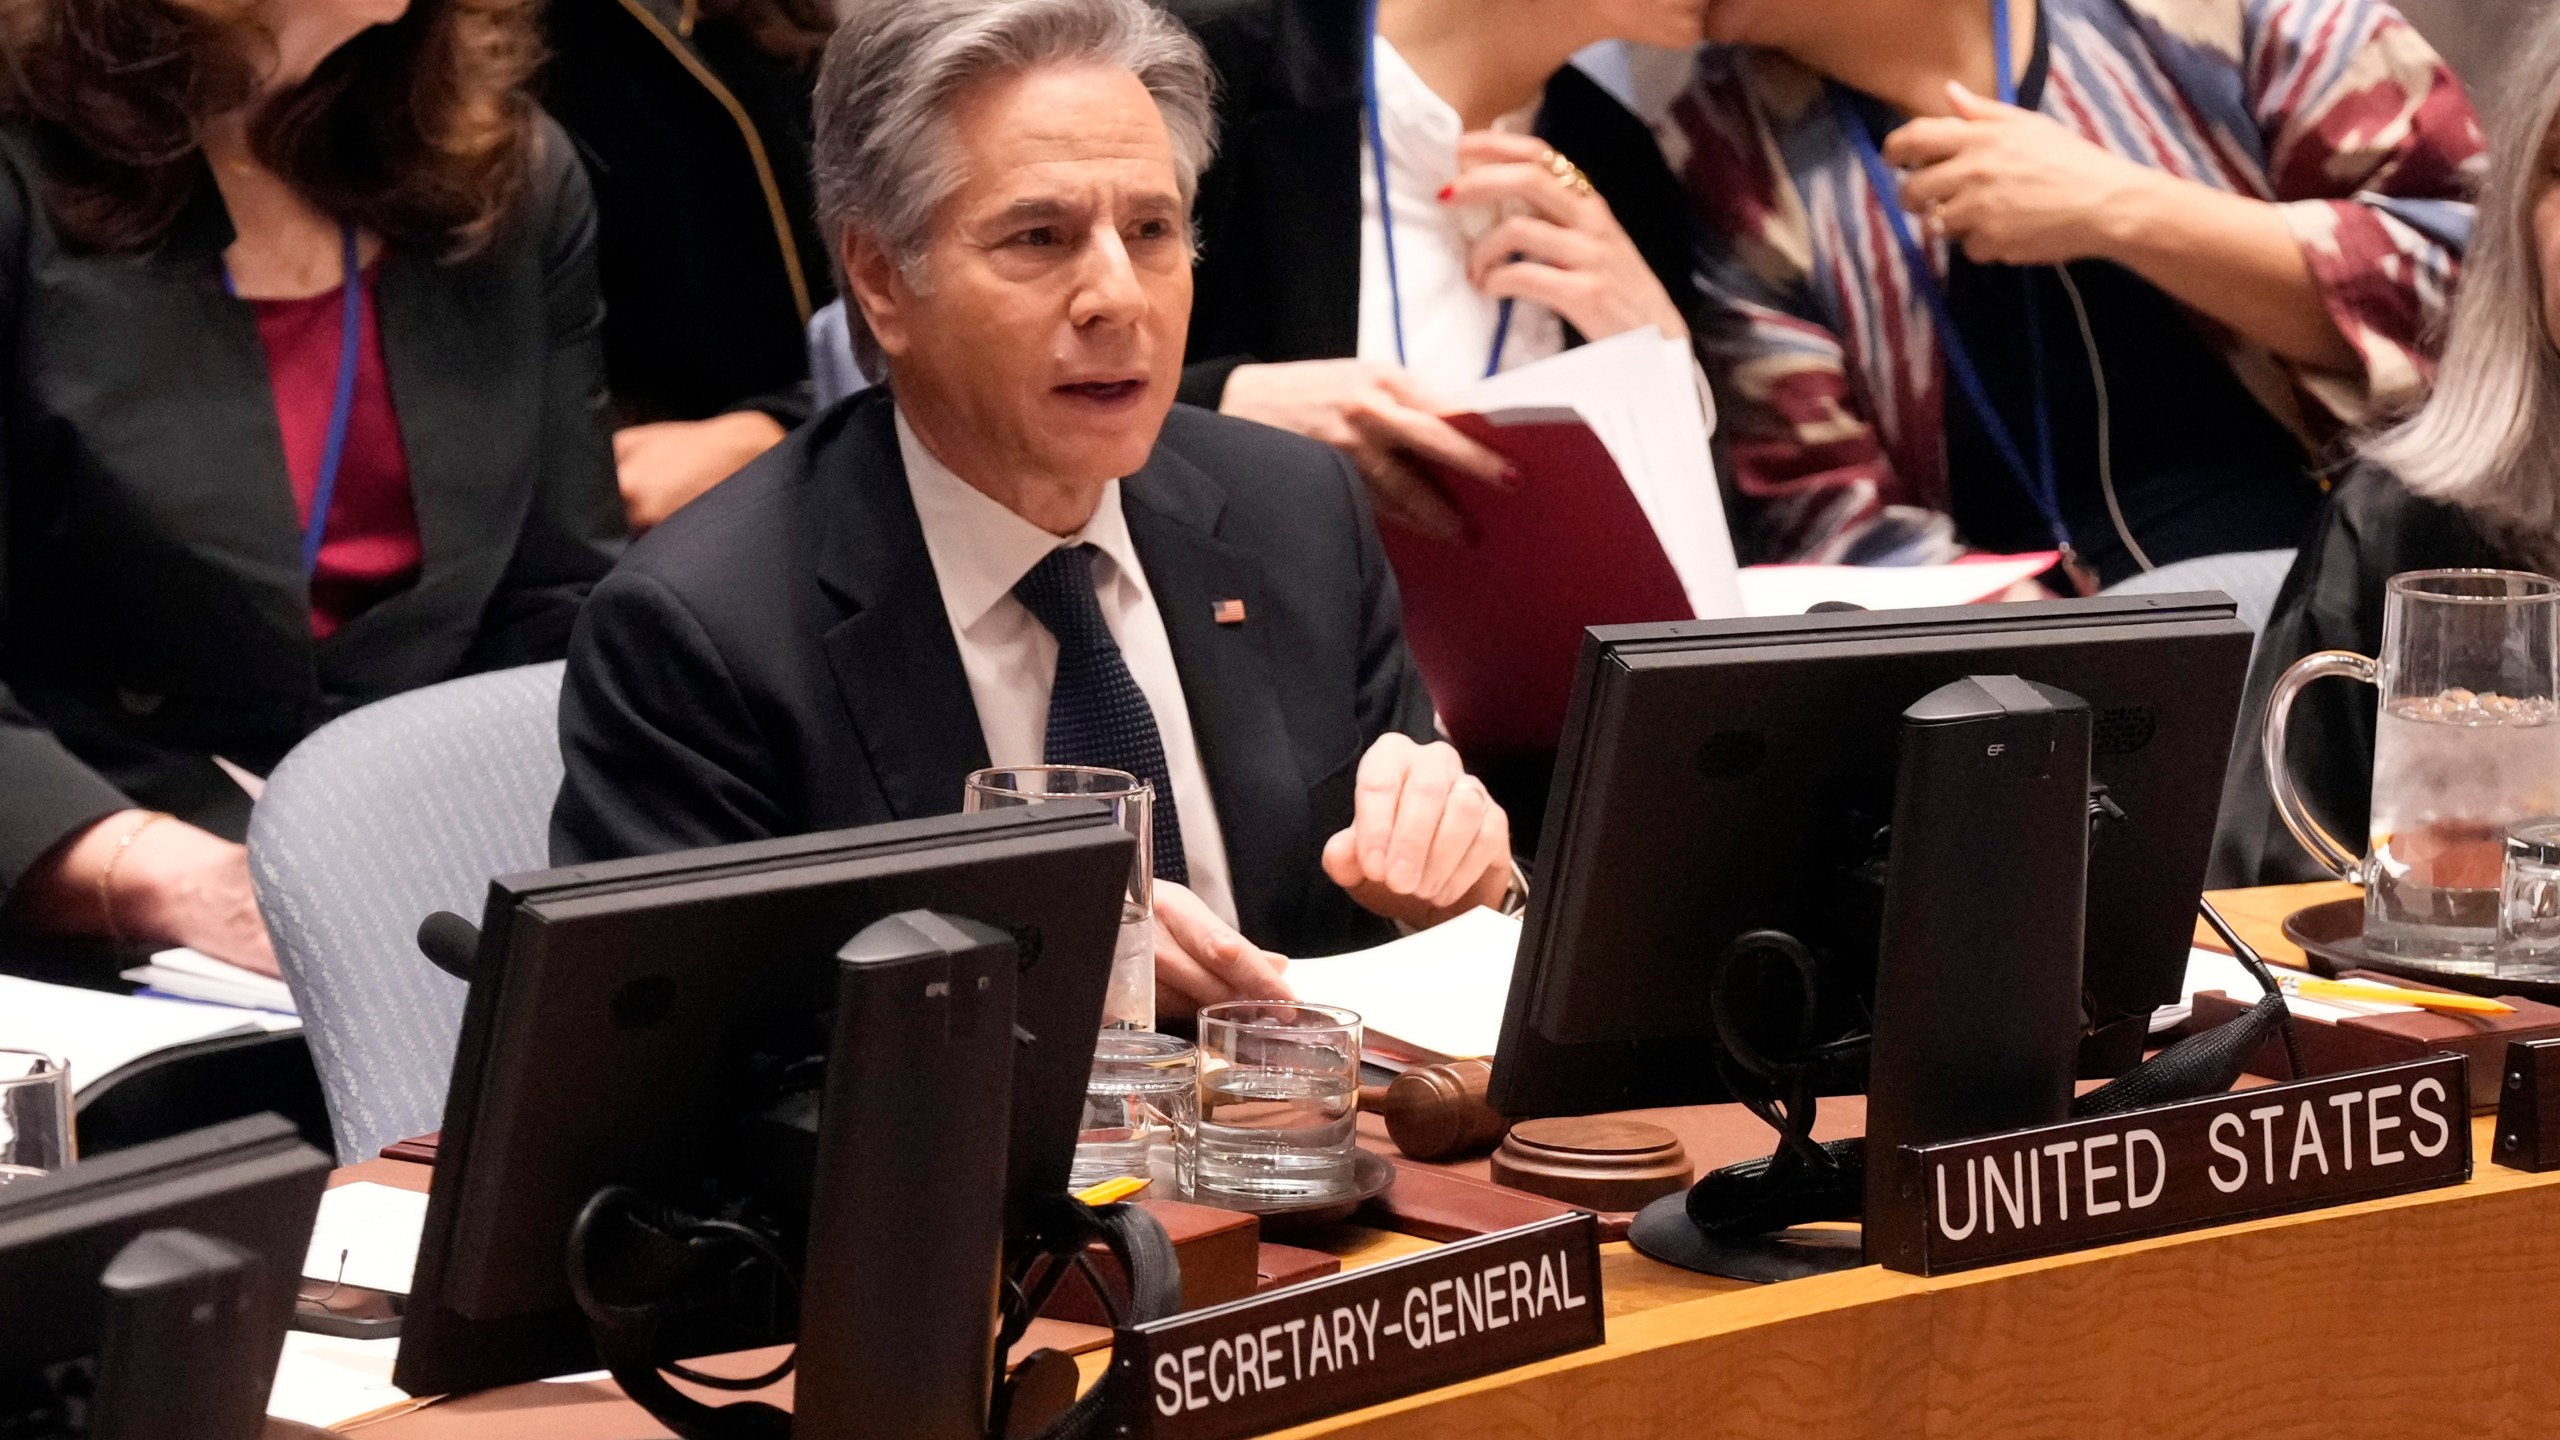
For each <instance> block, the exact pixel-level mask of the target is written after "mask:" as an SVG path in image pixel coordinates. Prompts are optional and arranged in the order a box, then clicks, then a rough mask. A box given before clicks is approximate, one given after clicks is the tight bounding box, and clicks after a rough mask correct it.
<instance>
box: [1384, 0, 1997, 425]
mask: <svg viewBox="0 0 2560 1440" xmlns="http://www.w3.org/2000/svg"><path fill="white" fill-rule="evenodd" d="M2004 3H2005V0H2004ZM1368 30H1369V48H1368V51H1367V53H1366V54H1365V55H1364V56H1363V57H1362V60H1361V70H1360V76H1361V84H1360V108H1361V111H1362V113H1363V116H1364V118H1365V119H1366V120H1367V121H1368V125H1369V157H1370V160H1371V162H1372V163H1373V164H1374V165H1375V166H1376V167H1377V172H1378V231H1379V236H1380V238H1381V240H1382V241H1383V242H1384V246H1383V248H1384V249H1385V251H1386V257H1387V305H1388V309H1389V318H1391V319H1393V320H1394V322H1395V331H1396V363H1397V364H1399V365H1409V364H1411V363H1412V362H1410V361H1408V360H1407V359H1406V358H1405V353H1404V284H1403V281H1402V280H1401V279H1400V278H1399V277H1398V276H1397V274H1396V205H1395V197H1394V196H1393V195H1392V194H1391V193H1390V192H1389V191H1388V189H1387V136H1386V127H1385V126H1384V125H1383V124H1381V123H1380V122H1379V119H1378V0H1369V27H1368ZM1510 335H1511V302H1510V301H1509V300H1505V301H1503V302H1502V308H1501V311H1500V313H1499V315H1498V317H1497V318H1496V319H1495V321H1494V326H1493V353H1492V354H1491V355H1490V356H1488V357H1486V359H1485V362H1484V373H1485V377H1486V378H1487V379H1491V378H1492V377H1493V376H1495V375H1497V374H1500V373H1501V371H1502V342H1503V341H1504V340H1506V339H1508V338H1510Z"/></svg>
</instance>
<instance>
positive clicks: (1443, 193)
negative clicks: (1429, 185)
mask: <svg viewBox="0 0 2560 1440" xmlns="http://www.w3.org/2000/svg"><path fill="white" fill-rule="evenodd" d="M1457 193H1458V187H1457V186H1455V185H1443V186H1441V187H1440V198H1441V199H1443V200H1446V199H1448V198H1449V197H1450V196H1452V195H1455V194H1457Z"/></svg>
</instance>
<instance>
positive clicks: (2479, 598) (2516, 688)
mask: <svg viewBox="0 0 2560 1440" xmlns="http://www.w3.org/2000/svg"><path fill="white" fill-rule="evenodd" d="M2330 676H2339V677H2344V678H2347V679H2352V680H2360V681H2362V682H2364V683H2365V684H2368V685H2371V686H2374V687H2375V688H2376V689H2378V690H2380V691H2381V692H2382V693H2381V697H2380V700H2381V703H2380V710H2379V716H2378V719H2377V721H2376V724H2375V728H2374V747H2373V807H2372V829H2371V832H2370V835H2369V837H2368V838H2369V840H2370V846H2369V849H2368V851H2367V853H2366V854H2364V855H2361V856H2359V855H2357V854H2355V853H2354V852H2353V851H2351V850H2348V849H2347V848H2346V847H2345V846H2344V845H2343V844H2342V843H2341V842H2340V841H2338V840H2337V839H2336V838H2335V837H2334V836H2332V835H2331V834H2330V833H2329V832H2328V831H2327V830H2326V829H2324V828H2323V827H2322V826H2321V824H2320V822H2319V820H2318V819H2317V818H2316V817H2314V816H2313V815H2312V814H2311V813H2310V811H2309V810H2308V809H2306V808H2305V807H2304V805H2303V803H2302V799H2301V796H2300V794H2299V793H2298V792H2297V791H2296V789H2295V787H2294V785H2293V782H2292V777H2291V776H2290V775H2289V774H2288V773H2287V771H2286V768H2285V767H2286V762H2287V760H2288V758H2289V751H2288V749H2287V744H2286V731H2287V718H2288V713H2289V711H2290V708H2291V706H2292V703H2293V697H2294V695H2295V694H2296V693H2298V692H2299V691H2300V690H2301V688H2302V687H2303V686H2305V685H2307V684H2310V683H2311V682H2312V681H2315V680H2319V679H2323V678H2326V677H2330ZM2261 743H2262V744H2263V745H2264V747H2265V751H2264V753H2265V758H2266V766H2267V777H2268V780H2269V783H2270V785H2271V786H2272V787H2273V790H2274V796H2275V801H2276V813H2277V814H2278V815H2279V816H2280V817H2281V818H2282V819H2283V820H2284V823H2285V825H2286V827H2287V828H2288V829H2290V830H2292V832H2293V834H2294V838H2296V839H2298V840H2300V841H2301V842H2302V844H2303V847H2304V848H2305V849H2307V850H2309V851H2310V852H2311V854H2312V855H2313V856H2314V857H2315V858H2317V859H2318V860H2320V861H2321V863H2323V864H2324V865H2326V866H2328V867H2329V869H2330V870H2331V871H2332V872H2333V873H2335V874H2336V875H2337V876H2338V877H2339V878H2340V879H2342V880H2351V881H2354V882H2356V883H2358V884H2361V885H2363V886H2364V887H2365V912H2364V944H2365V948H2366V949H2368V950H2370V951H2373V952H2374V953H2376V954H2381V955H2389V956H2393V957H2395V958H2398V959H2400V960H2403V961H2408V962H2412V963H2416V964H2420V965H2425V966H2430V967H2432V968H2435V969H2439V970H2444V971H2448V972H2455V973H2467V974H2481V975H2486V974H2495V973H2497V969H2498V964H2499V958H2498V956H2499V939H2498V927H2499V913H2498V912H2499V908H2500V905H2501V903H2502V902H2501V899H2500V877H2501V873H2502V869H2503V862H2504V859H2505V856H2504V848H2505V845H2504V842H2505V839H2506V835H2507V831H2508V828H2509V827H2510V826H2512V825H2514V824H2515V823H2516V822H2518V821H2520V820H2524V819H2528V818H2530V817H2533V816H2538V815H2550V814H2553V813H2556V812H2560V582H2555V581H2553V580H2551V579H2549V578H2547V577H2545V576H2541V575H2531V574H2526V573H2524V572H2522V571H2515V570H2420V571H2412V572H2410V573H2408V574H2405V575H2395V576H2393V577H2392V578H2391V581H2390V583H2389V584H2388V585H2387V586H2385V587H2384V590H2383V605H2382V647H2381V653H2380V654H2379V655H2378V656H2371V657H2368V656H2364V655H2357V654H2354V653H2352V652H2350V651H2344V650H2323V651H2321V652H2319V653H2318V654H2314V655H2307V656H2305V657H2303V658H2302V659H2301V660H2298V661H2296V662H2294V665H2293V667H2292V668H2291V669H2289V670H2287V671H2286V672H2285V674H2284V677H2283V679H2281V680H2280V681H2278V682H2277V684H2276V687H2275V690H2274V692H2273V693H2272V694H2271V695H2270V696H2269V697H2268V700H2267V718H2266V730H2265V732H2264V735H2263V736H2262V739H2261Z"/></svg>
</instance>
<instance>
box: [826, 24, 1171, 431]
mask: <svg viewBox="0 0 2560 1440" xmlns="http://www.w3.org/2000/svg"><path fill="white" fill-rule="evenodd" d="M839 9H840V11H841V12H842V14H843V16H844V21H843V23H842V24H841V25H839V26H838V27H837V29H836V34H835V38H834V39H833V40H832V41H830V42H829V43H828V45H827V54H826V59H825V61H824V63H823V64H822V65H821V67H820V69H819V73H818V85H817V96H816V102H815V104H816V112H817V142H816V145H815V147H814V155H813V163H814V166H815V168H816V171H817V182H818V228H819V230H820V232H821V233H823V234H824V235H825V236H826V237H827V241H828V244H829V245H830V246H831V247H832V248H834V249H835V250H836V251H837V252H838V253H839V254H841V253H842V250H843V244H844V233H845V231H846V230H847V229H848V228H851V229H855V230H860V231H862V232H864V233H866V234H869V235H871V236H874V237H876V238H878V239H879V240H881V241H883V242H884V243H886V244H887V245H888V246H889V248H891V249H893V250H895V251H897V252H899V253H900V254H903V255H904V256H905V257H906V263H907V266H908V272H907V273H908V279H909V281H910V283H915V284H919V285H921V284H922V282H923V280H924V277H923V275H922V273H921V269H920V266H921V261H922V259H923V255H924V250H925V245H926V241H927V239H928V237H929V232H930V230H931V228H932V224H933V217H934V212H935V211H936V210H938V209H939V208H940V207H941V205H942V202H943V201H944V199H946V198H947V197H948V196H949V195H950V193H951V190H952V187H953V185H954V184H955V183H956V177H955V175H954V172H953V161H952V157H951V122H950V118H949V117H950V112H951V110H952V108H953V102H954V101H955V100H956V99H957V97H958V96H959V94H960V93H961V92H962V91H965V90H967V89H968V88H969V87H971V86H972V85H975V84H977V83H978V82H980V81H983V80H987V79H990V78H992V77H995V76H1000V75H1014V74H1020V73H1022V72H1024V71H1027V70H1031V69H1034V68H1036V67H1039V66H1043V65H1051V64H1079V63H1089V64H1092V65H1096V66H1100V67H1103V68H1107V69H1115V70H1126V71H1128V72H1129V73H1131V74H1133V75H1135V76H1137V77H1138V80H1139V82H1140V83H1142V84H1144V85H1145V86H1146V87H1147V92H1148V93H1149V94H1150V95H1152V96H1154V97H1155V102H1156V106H1157V108H1158V109H1159V110H1160V111H1162V112H1163V115H1164V123H1165V129H1166V130H1167V131H1168V132H1169V133H1170V135H1171V138H1172V140H1173V154H1174V167H1175V176H1176V178H1177V180H1178V181H1179V182H1180V184H1181V189H1182V203H1183V205H1184V206H1185V207H1186V209H1187V208H1188V207H1189V206H1190V204H1191V201H1192V199H1193V197H1194V196H1195V195H1196V194H1197V192H1198V189H1199V182H1200V172H1201V171H1203V170H1205V169H1207V168H1208V165H1209V160H1210V157H1211V155H1212V154H1213V153H1214V152H1215V151H1216V148H1217V115H1216V112H1215V110H1214V109H1213V108H1212V102H1211V94H1212V89H1213V86H1214V84H1215V81H1214V79H1213V77H1212V76H1211V73H1210V70H1209V61H1208V57H1207V56H1206V55H1204V54H1203V53H1202V52H1201V49H1200V46H1199V43H1198V42H1197V41H1195V40H1193V39H1192V38H1191V36H1190V34H1189V32H1187V31H1185V30H1184V29H1183V28H1182V27H1181V26H1180V25H1178V24H1176V23H1174V21H1173V20H1171V19H1170V18H1168V17H1167V16H1166V15H1165V14H1164V12H1163V11H1161V10H1159V9H1157V8H1156V7H1155V6H1154V5H1152V4H1149V3H1147V0H849V3H844V4H841V5H840V6H839ZM845 319H846V322H847V325H848V327H849V328H850V330H851V331H852V337H853V353H854V359H855V360H856V362H857V363H859V364H860V365H861V367H862V371H863V374H864V375H865V376H867V377H869V378H870V379H872V380H875V381H876V380H878V379H880V378H881V377H882V375H883V374H884V373H885V368H884V366H883V363H882V359H881V355H880V349H879V346H878V345H877V343H875V341H874V340H873V338H872V335H871V329H870V326H869V325H868V324H866V323H865V322H864V320H863V316H862V307H861V306H859V305H853V304H850V303H848V304H847V305H846V306H845Z"/></svg>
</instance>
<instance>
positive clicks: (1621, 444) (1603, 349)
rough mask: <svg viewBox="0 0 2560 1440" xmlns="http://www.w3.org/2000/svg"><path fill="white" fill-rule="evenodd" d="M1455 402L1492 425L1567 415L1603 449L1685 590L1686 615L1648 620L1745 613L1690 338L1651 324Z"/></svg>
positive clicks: (1510, 373)
mask: <svg viewBox="0 0 2560 1440" xmlns="http://www.w3.org/2000/svg"><path fill="white" fill-rule="evenodd" d="M1457 403H1458V406H1459V408H1461V409H1464V410H1471V411H1474V412H1475V413H1476V414H1478V415H1481V416H1484V417H1485V418H1486V419H1487V420H1489V421H1492V422H1493V423H1494V424H1495V425H1497V426H1499V425H1500V424H1501V423H1502V421H1503V419H1504V416H1505V414H1506V412H1527V414H1526V415H1524V417H1523V418H1528V417H1530V416H1538V415H1540V412H1554V411H1569V412H1571V418H1574V419H1578V420H1580V421H1581V423H1583V424H1585V425H1588V426H1590V427H1591V432H1592V433H1593V434H1595V435H1597V436H1599V437H1600V443H1601V444H1602V445H1604V446H1606V447H1607V448H1608V452H1609V458H1610V459H1611V460H1613V461H1615V462H1616V463H1617V467H1618V476H1617V478H1618V479H1620V480H1621V481H1622V482H1624V484H1625V485H1626V488H1627V489H1628V490H1629V491H1631V492H1632V493H1633V494H1634V495H1635V498H1636V503H1637V504H1638V505H1639V506H1641V507H1643V510H1644V515H1645V518H1646V519H1647V520H1648V521H1650V522H1651V523H1652V528H1653V536H1654V539H1655V540H1656V541H1658V542H1659V543H1660V545H1661V547H1662V553H1663V555H1664V556H1665V557H1667V558H1668V559H1669V560H1670V562H1671V568H1672V570H1673V571H1674V572H1676V573H1677V574H1678V575H1679V577H1680V585H1681V588H1682V589H1683V590H1685V591H1686V592H1687V593H1688V598H1689V609H1690V615H1689V616H1680V615H1664V616H1659V617H1655V618H1659V619H1664V620H1679V619H1688V618H1691V617H1692V616H1697V617H1713V616H1720V615H1735V614H1740V613H1741V612H1742V596H1741V595H1740V593H1738V592H1737V591H1736V590H1735V588H1734V558H1733V537H1732V535H1731V534H1730V533H1729V532H1728V531H1727V530H1726V528H1725V518H1724V493H1723V491H1722V490H1721V489H1720V488H1719V487H1718V486H1717V484H1716V471H1715V459H1714V456H1713V454H1712V453H1711V452H1710V450H1709V449H1708V445H1707V437H1708V436H1709V435H1710V434H1711V433H1713V431H1714V430H1715V416H1714V414H1713V413H1712V411H1711V409H1710V406H1711V404H1712V402H1711V401H1710V400H1709V399H1708V397H1707V392H1706V390H1705V388H1704V387H1703V386H1702V385H1701V384H1700V383H1699V375H1698V362H1697V358H1696V357H1695V356H1694V355H1693V354H1691V352H1690V349H1689V342H1688V341H1686V340H1673V339H1669V338H1667V337H1665V336H1664V335H1663V333H1662V332H1661V331H1659V330H1655V329H1652V328H1650V327H1645V328H1639V329H1635V330H1629V331H1626V332H1624V333H1623V334H1618V335H1613V336H1611V337H1609V338H1608V339H1606V340H1600V341H1595V342H1593V343H1592V344H1589V345H1580V346H1576V347H1575V348H1573V349H1571V350H1567V351H1565V352H1563V353H1562V354H1558V355H1553V356H1550V357H1548V358H1547V359H1544V360H1540V361H1538V362H1536V363H1535V364H1530V365H1523V366H1521V367H1519V368H1518V369H1516V370H1505V371H1504V372H1502V373H1501V374H1499V375H1495V376H1491V377H1489V378H1487V379H1485V380H1482V381H1479V382H1478V383H1477V384H1476V385H1475V386H1474V387H1473V388H1471V389H1469V390H1468V391H1466V392H1465V393H1464V394H1462V395H1460V396H1458V397H1457ZM1497 448H1498V447H1497ZM1530 478H1531V479H1532V481H1535V480H1536V479H1537V478H1539V477H1536V476H1532V477H1530Z"/></svg>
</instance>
